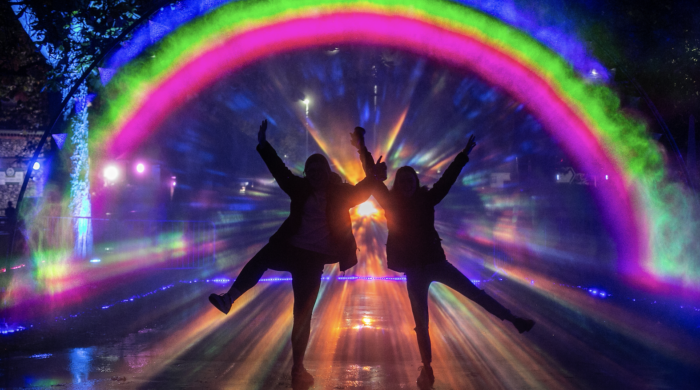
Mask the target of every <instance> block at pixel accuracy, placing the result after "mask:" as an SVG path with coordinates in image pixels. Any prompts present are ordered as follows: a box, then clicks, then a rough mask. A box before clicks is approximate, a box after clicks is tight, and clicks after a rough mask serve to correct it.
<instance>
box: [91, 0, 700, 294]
mask: <svg viewBox="0 0 700 390" xmlns="http://www.w3.org/2000/svg"><path fill="white" fill-rule="evenodd" d="M406 3H410V4H404V1H397V0H373V1H367V0H364V1H363V0H345V1H340V0H294V1H291V0H290V1H274V2H272V1H254V0H251V1H238V2H232V3H229V4H226V5H223V6H221V7H219V8H218V9H216V10H214V11H212V12H211V13H209V14H207V15H205V16H203V17H201V18H198V19H196V20H194V21H192V22H189V23H187V24H185V25H183V26H181V27H180V28H178V29H177V30H175V31H173V32H172V33H170V34H169V35H168V36H166V37H165V38H164V39H162V40H161V41H160V42H159V43H158V44H157V46H156V47H155V48H154V50H151V51H150V52H149V53H148V55H145V56H141V57H139V58H137V59H136V60H134V61H132V62H131V63H130V64H127V65H125V66H124V67H123V68H122V69H121V70H120V72H119V73H118V74H117V75H116V76H115V78H114V79H113V80H112V82H111V83H110V84H109V85H108V90H107V95H106V96H107V97H108V99H107V100H109V104H108V107H107V108H106V109H105V112H104V113H103V114H102V116H101V117H100V118H99V119H98V121H97V122H96V126H95V127H94V129H93V134H98V135H97V136H94V137H93V140H92V141H91V143H92V145H102V147H103V148H104V149H102V150H100V151H99V153H102V154H103V156H112V157H114V156H118V155H121V154H123V153H125V152H128V151H129V150H132V148H133V147H135V146H136V145H138V144H139V143H140V142H141V141H142V140H143V139H144V138H145V137H146V136H147V135H148V134H149V133H150V131H151V130H153V129H155V128H157V127H158V126H159V124H160V123H161V122H162V121H163V120H164V119H165V118H166V117H167V116H168V115H169V114H170V113H171V112H172V111H173V110H174V109H176V108H178V107H180V106H181V105H182V104H184V103H185V102H186V101H187V100H188V99H189V97H190V96H191V95H192V94H194V93H196V92H197V91H199V90H202V89H204V88H207V87H208V86H210V85H212V83H214V82H215V81H216V80H218V79H219V78H221V77H222V76H224V75H226V74H230V73H232V72H235V71H236V70H238V69H241V68H242V67H244V66H246V65H249V64H251V63H253V62H255V61H256V60H258V59H260V58H263V57H265V56H268V55H270V54H274V53H281V52H285V51H292V50H296V49H302V48H308V47H318V46H320V47H324V46H328V45H338V44H367V45H381V46H388V47H393V48H397V49H402V50H406V51H410V52H414V53H416V54H418V55H422V56H426V57H429V58H432V59H433V60H437V61H441V62H444V63H445V64H447V65H450V66H454V67H460V68H467V69H469V70H470V71H471V72H473V73H475V74H477V75H478V76H479V77H481V78H483V79H484V80H486V81H487V82H489V83H491V84H492V85H494V86H497V87H499V88H501V89H502V90H504V91H505V92H506V93H508V94H510V95H511V96H512V97H513V98H514V99H516V100H518V101H520V102H522V103H524V104H525V106H526V107H527V108H528V110H529V111H530V112H531V113H532V114H533V115H534V116H535V117H536V118H537V119H538V120H539V121H540V122H541V123H542V125H543V127H544V128H545V129H547V131H549V133H550V134H551V135H552V136H553V137H555V138H556V139H557V140H558V141H559V143H560V144H561V145H562V147H563V149H564V150H565V152H566V153H568V155H569V156H571V158H572V159H573V160H574V161H575V163H576V164H577V165H578V166H579V167H581V168H582V169H584V170H586V171H591V172H605V173H607V174H608V175H609V177H610V178H611V180H610V185H607V186H605V187H601V188H599V191H597V193H598V194H599V197H598V200H599V203H600V204H601V207H602V209H603V212H604V213H605V215H606V219H607V221H608V223H609V226H610V230H611V232H612V234H613V235H614V238H615V241H616V243H617V250H618V259H619V260H618V261H619V263H618V264H619V269H620V271H622V273H623V274H624V275H627V276H630V277H632V278H633V279H634V280H635V281H637V282H642V283H644V284H650V283H651V284H653V283H655V282H654V280H658V278H656V279H654V278H651V277H650V276H652V275H657V276H658V273H657V272H655V270H656V269H657V267H656V265H655V264H654V261H655V257H656V256H657V255H658V250H657V248H655V247H654V245H653V239H652V236H653V235H654V233H655V232H654V229H655V227H654V226H655V225H654V224H652V223H651V218H652V217H653V216H654V215H658V214H659V213H658V212H655V211H654V210H653V209H652V208H653V207H657V208H658V207H659V206H658V202H656V203H655V202H653V199H654V197H655V195H654V191H655V189H654V188H655V187H657V186H658V185H659V183H662V182H663V180H664V167H663V161H662V158H661V155H660V153H659V152H658V150H657V149H656V148H655V147H654V145H653V144H652V143H651V141H650V140H649V138H648V136H647V135H646V134H645V128H644V126H643V125H642V124H640V123H638V122H636V121H633V120H630V119H629V118H628V117H626V116H624V115H622V114H621V113H620V112H619V101H618V99H617V98H616V97H615V96H614V94H613V93H612V92H611V91H610V90H608V89H607V88H605V87H603V86H600V85H594V84H591V83H589V82H587V81H585V80H583V79H582V78H580V77H579V76H578V75H577V74H576V73H575V72H574V71H573V70H572V68H571V66H570V65H569V64H568V63H567V62H566V61H565V60H563V59H562V58H561V57H560V56H559V55H557V54H556V53H554V52H552V51H551V50H549V49H547V48H545V47H544V46H542V45H541V44H540V43H538V42H537V41H536V40H534V39H532V38H531V37H529V36H528V35H527V34H525V33H523V32H521V31H519V30H516V29H514V28H512V27H510V26H508V25H506V24H504V23H502V22H500V21H498V20H497V19H494V18H493V17H490V16H488V15H485V14H483V13H480V12H478V11H475V10H473V9H470V8H467V7H464V6H462V5H459V4H455V3H452V2H448V1H444V0H412V1H410V2H406ZM153 56H154V57H153ZM650 210H651V211H650ZM666 276H669V277H678V275H673V274H672V272H671V274H669V275H666ZM693 277H696V280H697V275H694V276H693ZM674 282H675V283H676V284H677V283H678V281H677V280H675V281H674ZM691 282H694V280H693V279H692V278H691ZM683 283H684V284H686V285H688V281H687V280H685V281H683Z"/></svg>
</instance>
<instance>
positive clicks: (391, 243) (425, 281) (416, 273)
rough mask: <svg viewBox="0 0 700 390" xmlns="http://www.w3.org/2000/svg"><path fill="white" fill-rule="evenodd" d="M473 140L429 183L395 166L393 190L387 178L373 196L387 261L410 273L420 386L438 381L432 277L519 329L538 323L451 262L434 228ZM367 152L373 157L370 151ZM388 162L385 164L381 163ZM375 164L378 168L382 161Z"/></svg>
mask: <svg viewBox="0 0 700 390" xmlns="http://www.w3.org/2000/svg"><path fill="white" fill-rule="evenodd" d="M474 146H476V142H475V141H474V136H473V135H472V136H471V137H470V138H469V142H468V143H467V146H466V147H465V148H464V150H462V152H460V153H459V154H457V157H455V159H454V161H453V162H452V163H451V164H450V166H449V167H448V168H447V169H446V170H445V172H444V173H443V175H442V177H441V178H440V180H438V181H437V182H436V183H435V185H434V186H433V188H431V189H428V188H427V187H421V186H420V182H419V181H418V175H417V174H416V171H415V170H414V169H413V168H411V167H408V166H405V167H401V168H399V170H398V171H397V172H396V177H395V179H394V186H393V187H392V189H391V191H390V190H388V189H387V187H386V186H385V185H384V184H383V183H378V184H377V186H376V187H375V191H374V197H375V198H376V199H377V201H378V202H379V204H380V205H381V206H382V207H383V208H384V210H385V212H386V220H387V227H388V229H389V234H388V238H387V243H386V256H387V266H388V267H389V268H390V269H392V270H394V271H398V272H404V273H405V274H406V288H407V290H408V298H409V300H410V301H411V310H412V311H413V318H414V320H415V322H416V328H415V330H416V335H417V339H418V349H419V350H420V354H421V359H422V361H423V368H422V369H421V373H420V376H419V377H418V385H419V386H420V387H421V388H423V387H430V386H432V384H433V383H434V382H435V376H434V375H433V369H432V368H431V366H430V363H431V361H432V352H431V347H430V334H429V332H428V322H429V317H428V289H429V287H430V283H432V282H440V283H443V284H445V285H447V286H448V287H451V288H453V289H454V290H456V291H457V292H459V293H461V294H462V295H464V296H465V297H467V298H469V299H471V300H472V301H474V302H476V303H478V304H479V305H480V306H482V307H483V308H484V309H486V311H488V312H489V313H491V314H493V315H495V316H496V317H498V318H500V319H501V320H508V321H510V322H512V323H513V325H515V327H516V328H517V330H518V332H520V333H523V332H527V331H529V330H530V329H532V327H533V326H534V325H535V322H534V321H532V320H527V319H523V318H519V317H516V316H514V315H513V314H511V312H510V310H508V309H506V308H505V307H503V306H502V305H501V304H500V303H498V302H497V301H496V300H495V299H493V298H492V297H491V296H489V295H488V294H486V292H485V291H484V290H480V289H479V288H477V287H476V286H475V285H474V284H473V283H472V282H471V281H470V280H469V279H468V278H467V277H466V276H464V274H462V273H461V272H460V271H459V270H458V269H457V268H455V267H454V266H453V265H452V264H450V263H449V262H448V261H447V258H446V257H445V251H444V250H443V249H442V245H441V244H440V236H439V235H438V233H437V231H436V230H435V205H437V204H438V203H440V201H441V200H442V199H443V198H444V197H445V196H446V195H447V193H448V192H449V191H450V188H451V187H452V185H453V184H454V183H455V181H456V180H457V177H458V176H459V174H460V172H461V171H462V168H463V167H464V166H465V165H466V164H467V162H469V152H471V150H472V148H474ZM368 158H369V159H371V155H369V157H368ZM384 167H385V165H384V166H383V167H381V168H384ZM377 168H380V165H379V164H377ZM384 169H385V168H384ZM377 176H379V174H377ZM384 177H386V174H384Z"/></svg>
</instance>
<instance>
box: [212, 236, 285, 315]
mask: <svg viewBox="0 0 700 390" xmlns="http://www.w3.org/2000/svg"><path fill="white" fill-rule="evenodd" d="M278 252H279V250H277V249H276V246H275V245H273V244H267V245H265V246H264V247H263V248H262V249H261V250H260V251H259V252H258V253H256V254H255V256H253V258H252V259H250V261H248V263H247V264H246V265H245V266H243V269H242V270H241V272H240V273H239V274H238V277H236V281H235V282H233V285H232V286H231V288H230V289H229V290H228V292H226V293H225V294H222V295H218V294H211V295H209V302H211V303H212V305H214V306H215V307H216V308H217V309H219V310H220V311H221V312H222V313H224V314H228V312H229V310H231V305H233V302H234V301H235V300H236V299H238V298H239V297H240V296H241V295H243V293H245V292H246V291H248V290H250V289H251V288H253V286H255V285H256V284H257V283H258V280H260V278H261V277H262V275H263V274H264V273H265V271H267V269H268V266H269V263H270V261H271V260H272V259H273V258H274V257H275V256H279V253H278Z"/></svg>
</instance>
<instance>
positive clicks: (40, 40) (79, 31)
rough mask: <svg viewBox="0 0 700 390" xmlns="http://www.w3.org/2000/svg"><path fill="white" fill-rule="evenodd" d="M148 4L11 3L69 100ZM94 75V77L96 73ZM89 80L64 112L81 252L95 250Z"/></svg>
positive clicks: (100, 0)
mask: <svg viewBox="0 0 700 390" xmlns="http://www.w3.org/2000/svg"><path fill="white" fill-rule="evenodd" d="M145 4H148V3H147V2H145V1H137V0H89V1H88V0H59V1H56V0H50V1H49V0H22V1H11V2H10V5H11V7H12V10H13V11H14V13H15V15H16V17H17V19H18V20H19V21H20V22H21V23H22V26H23V27H24V29H25V31H26V32H27V34H28V35H29V37H30V38H31V39H32V41H33V42H34V43H35V44H36V46H37V47H38V48H39V50H40V52H41V53H42V54H43V55H44V57H45V58H46V60H47V62H48V63H49V65H51V70H50V72H49V73H48V80H47V84H48V86H49V87H50V88H52V89H54V90H57V91H60V92H61V96H62V98H63V99H66V97H68V94H69V93H70V90H71V89H72V88H73V86H74V85H75V83H76V82H77V81H78V80H79V79H80V78H81V76H82V74H83V73H84V72H85V71H86V70H87V68H88V67H89V66H90V65H91V64H92V63H93V62H94V61H95V59H96V58H97V56H98V55H100V54H101V53H102V52H103V51H104V50H108V45H110V44H111V43H112V42H113V40H114V39H115V38H116V37H118V36H119V35H120V34H121V32H122V31H123V29H124V28H125V27H126V26H128V25H130V24H131V23H134V22H135V21H136V20H138V19H139V15H138V13H137V12H139V10H140V9H142V8H143V7H144V5H145ZM95 76H96V74H95V75H93V77H95ZM88 99H89V98H88V81H85V82H83V83H82V84H81V85H80V87H79V89H78V90H77V92H76V93H75V94H74V95H73V96H72V97H71V102H70V104H68V105H67V106H66V108H65V111H64V113H63V114H64V116H65V118H66V119H68V120H69V122H68V123H69V126H70V127H71V131H70V134H71V136H70V144H69V146H70V148H71V150H72V156H71V173H70V197H71V203H70V209H71V215H72V216H73V217H84V218H78V219H76V222H75V224H74V229H75V237H76V241H75V248H74V253H75V254H76V255H78V256H87V255H88V254H89V253H90V252H91V250H92V226H91V223H90V220H89V218H85V217H91V205H90V181H89V175H90V165H89V155H88V127H89V122H88V106H89V101H88Z"/></svg>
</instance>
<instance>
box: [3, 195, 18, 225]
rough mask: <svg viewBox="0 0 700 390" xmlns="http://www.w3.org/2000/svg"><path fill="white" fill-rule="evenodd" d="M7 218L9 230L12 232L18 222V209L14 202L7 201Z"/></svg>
mask: <svg viewBox="0 0 700 390" xmlns="http://www.w3.org/2000/svg"><path fill="white" fill-rule="evenodd" d="M5 218H6V219H7V231H8V232H12V229H13V228H14V226H15V223H16V222H17V209H15V208H14V207H13V206H12V202H7V207H6V208H5Z"/></svg>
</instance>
